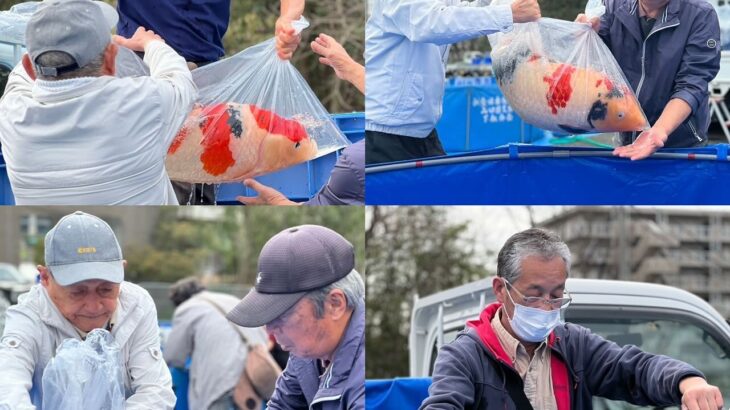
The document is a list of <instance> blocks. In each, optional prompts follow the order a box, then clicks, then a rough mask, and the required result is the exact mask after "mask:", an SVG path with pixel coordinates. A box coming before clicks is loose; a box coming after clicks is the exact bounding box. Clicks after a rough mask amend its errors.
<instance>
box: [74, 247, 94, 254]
mask: <svg viewBox="0 0 730 410" xmlns="http://www.w3.org/2000/svg"><path fill="white" fill-rule="evenodd" d="M76 253H78V254H82V253H96V248H94V247H93V246H91V247H88V248H79V249H77V250H76Z"/></svg>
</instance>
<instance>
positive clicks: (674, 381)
mask: <svg viewBox="0 0 730 410" xmlns="http://www.w3.org/2000/svg"><path fill="white" fill-rule="evenodd" d="M496 305H497V304H492V305H490V306H488V307H487V309H485V312H486V311H487V310H489V309H491V312H492V313H494V312H495V311H496V308H495V306H496ZM553 335H554V337H553V336H551V338H552V345H551V354H552V355H557V357H558V358H559V359H561V360H562V362H564V363H565V365H566V366H567V368H568V374H569V381H570V384H571V386H570V408H571V409H575V410H590V409H592V408H593V403H592V399H593V396H601V397H605V398H608V399H611V400H622V401H627V402H630V403H633V404H636V405H644V406H646V405H656V406H671V405H679V404H680V403H681V395H680V392H679V382H680V380H682V379H683V378H685V377H688V376H700V377H703V375H702V373H701V372H700V371H699V370H697V369H695V368H693V367H692V366H690V365H688V364H686V363H683V362H680V361H678V360H674V359H671V358H669V357H667V356H661V355H654V354H650V353H645V352H643V351H641V349H639V348H638V347H636V346H632V345H627V346H624V347H620V346H618V345H617V344H616V343H613V342H611V341H607V340H606V339H603V338H602V337H600V336H598V335H595V334H593V333H591V332H590V330H588V329H586V328H584V327H581V326H577V325H573V324H570V323H566V324H564V325H562V326H559V327H557V328H556V329H555V330H554V331H553ZM495 338H496V336H495ZM497 343H499V342H497ZM507 372H516V371H515V370H514V369H513V368H512V367H511V366H508V365H507V364H505V363H504V362H502V361H500V360H497V359H496V354H495V353H494V352H493V351H492V350H491V349H489V348H487V346H486V344H485V343H484V342H482V339H481V338H480V336H479V334H478V332H477V331H476V330H475V329H474V328H472V327H468V328H467V329H465V330H463V331H462V332H460V333H459V334H458V335H457V337H456V339H455V340H454V341H453V342H451V343H449V344H447V345H444V346H443V347H442V348H441V349H440V350H439V353H438V357H437V359H436V364H435V367H434V371H433V382H432V384H431V387H430V388H429V389H428V391H429V397H428V398H427V399H426V400H424V402H423V404H422V405H421V409H427V410H437V409H438V410H447V409H448V410H454V409H480V410H497V409H499V410H515V409H516V406H515V404H514V402H513V401H512V399H511V398H510V396H509V394H508V389H507V387H506V385H505V383H506V377H507V376H506V373H507ZM517 378H519V376H517ZM536 410H539V409H536Z"/></svg>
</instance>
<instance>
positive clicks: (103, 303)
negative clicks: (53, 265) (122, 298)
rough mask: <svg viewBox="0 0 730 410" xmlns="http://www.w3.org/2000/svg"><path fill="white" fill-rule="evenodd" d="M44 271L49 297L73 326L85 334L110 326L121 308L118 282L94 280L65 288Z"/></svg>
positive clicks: (42, 275)
mask: <svg viewBox="0 0 730 410" xmlns="http://www.w3.org/2000/svg"><path fill="white" fill-rule="evenodd" d="M40 271H41V284H42V285H43V287H45V288H46V291H48V296H50V298H51V300H52V301H53V304H54V305H56V307H57V308H58V310H59V311H60V312H61V314H62V315H63V317H65V318H66V319H67V320H68V321H69V322H71V324H73V325H74V326H76V327H77V328H78V329H79V330H82V331H84V332H90V331H92V330H94V329H98V328H104V327H105V326H106V325H107V323H108V322H109V319H111V317H112V314H113V313H114V310H115V309H116V308H117V298H118V297H119V287H120V285H119V284H118V283H113V282H107V281H104V280H98V279H92V280H86V281H83V282H79V283H75V284H73V285H69V286H61V285H59V284H58V282H56V281H55V280H54V279H53V276H52V275H51V274H50V273H49V272H48V269H47V268H41V269H40Z"/></svg>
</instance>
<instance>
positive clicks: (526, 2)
mask: <svg viewBox="0 0 730 410" xmlns="http://www.w3.org/2000/svg"><path fill="white" fill-rule="evenodd" d="M540 17H541V14H540V5H539V4H538V3H537V0H515V1H514V2H512V21H513V22H514V23H528V22H530V21H535V20H537V19H539V18H540Z"/></svg>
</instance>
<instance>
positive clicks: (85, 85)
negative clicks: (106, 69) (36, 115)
mask: <svg viewBox="0 0 730 410" xmlns="http://www.w3.org/2000/svg"><path fill="white" fill-rule="evenodd" d="M113 79H115V77H111V76H102V77H80V78H72V79H68V80H58V81H44V80H36V81H35V84H33V89H32V95H33V99H34V100H36V101H38V102H39V103H54V102H59V101H64V100H69V99H72V98H76V97H80V96H82V95H84V94H87V93H89V92H91V91H94V90H97V89H99V88H102V87H103V86H104V85H106V84H107V83H108V82H109V81H111V80H113Z"/></svg>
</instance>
